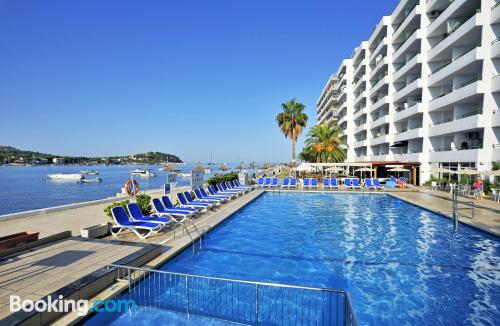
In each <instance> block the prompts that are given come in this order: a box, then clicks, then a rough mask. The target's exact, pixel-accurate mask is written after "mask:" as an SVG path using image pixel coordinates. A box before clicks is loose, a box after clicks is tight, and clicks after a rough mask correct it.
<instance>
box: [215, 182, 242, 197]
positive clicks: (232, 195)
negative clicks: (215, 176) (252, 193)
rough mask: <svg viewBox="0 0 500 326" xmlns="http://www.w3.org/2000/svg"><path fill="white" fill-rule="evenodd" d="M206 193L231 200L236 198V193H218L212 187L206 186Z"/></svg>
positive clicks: (218, 191)
mask: <svg viewBox="0 0 500 326" xmlns="http://www.w3.org/2000/svg"><path fill="white" fill-rule="evenodd" d="M208 191H209V192H210V194H211V195H214V196H229V197H231V198H233V197H236V196H238V193H234V192H226V191H220V190H218V189H217V188H215V186H213V185H210V186H208Z"/></svg>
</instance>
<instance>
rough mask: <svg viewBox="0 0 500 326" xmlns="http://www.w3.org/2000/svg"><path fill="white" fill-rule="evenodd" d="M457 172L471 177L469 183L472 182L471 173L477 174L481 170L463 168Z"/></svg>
mask: <svg viewBox="0 0 500 326" xmlns="http://www.w3.org/2000/svg"><path fill="white" fill-rule="evenodd" d="M456 173H457V174H460V175H468V176H469V177H468V178H469V183H470V181H471V180H470V176H471V175H476V174H479V171H477V170H472V169H462V170H458V171H457V172H456Z"/></svg>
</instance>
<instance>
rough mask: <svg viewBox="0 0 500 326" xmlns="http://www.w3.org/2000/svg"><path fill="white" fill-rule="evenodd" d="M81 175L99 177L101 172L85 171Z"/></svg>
mask: <svg viewBox="0 0 500 326" xmlns="http://www.w3.org/2000/svg"><path fill="white" fill-rule="evenodd" d="M80 173H81V174H82V175H98V174H99V172H97V171H96V170H83V171H80Z"/></svg>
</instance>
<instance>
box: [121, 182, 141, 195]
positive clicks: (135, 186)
mask: <svg viewBox="0 0 500 326" xmlns="http://www.w3.org/2000/svg"><path fill="white" fill-rule="evenodd" d="M124 188H125V191H126V192H127V194H128V195H129V196H135V195H136V194H137V193H138V192H139V182H137V180H127V182H125V186H124Z"/></svg>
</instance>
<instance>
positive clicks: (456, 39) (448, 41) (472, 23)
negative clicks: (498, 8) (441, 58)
mask: <svg viewBox="0 0 500 326" xmlns="http://www.w3.org/2000/svg"><path fill="white" fill-rule="evenodd" d="M481 18H482V16H481V13H476V14H475V15H474V16H472V17H471V18H469V19H468V20H467V21H465V22H464V23H462V24H461V25H458V26H456V27H455V28H453V29H452V30H451V31H449V32H448V33H446V34H445V36H444V38H441V39H440V40H439V41H438V43H437V44H435V45H434V46H433V47H432V48H431V49H430V50H429V51H428V52H427V59H428V61H436V59H435V57H436V56H438V55H439V54H440V53H442V52H443V51H445V50H447V49H449V48H450V47H458V46H467V45H470V46H472V45H474V44H478V42H479V41H480V40H481V26H482V24H481Z"/></svg>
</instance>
